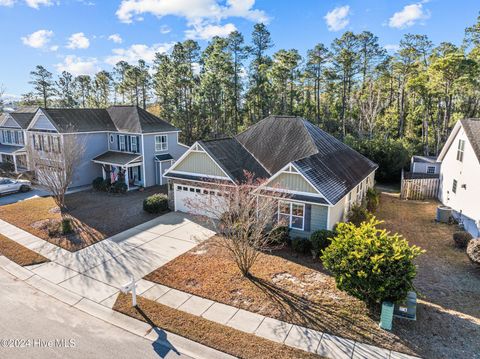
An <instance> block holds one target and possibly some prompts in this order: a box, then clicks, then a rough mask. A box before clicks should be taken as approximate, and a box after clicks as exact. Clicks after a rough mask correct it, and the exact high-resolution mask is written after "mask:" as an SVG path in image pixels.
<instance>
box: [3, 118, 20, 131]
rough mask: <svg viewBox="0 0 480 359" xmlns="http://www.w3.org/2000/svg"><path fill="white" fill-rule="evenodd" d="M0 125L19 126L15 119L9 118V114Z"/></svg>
mask: <svg viewBox="0 0 480 359" xmlns="http://www.w3.org/2000/svg"><path fill="white" fill-rule="evenodd" d="M2 127H13V128H20V126H19V125H18V123H17V121H15V120H14V119H13V118H11V117H10V116H9V117H7V120H6V121H5V123H4V124H3V125H2Z"/></svg>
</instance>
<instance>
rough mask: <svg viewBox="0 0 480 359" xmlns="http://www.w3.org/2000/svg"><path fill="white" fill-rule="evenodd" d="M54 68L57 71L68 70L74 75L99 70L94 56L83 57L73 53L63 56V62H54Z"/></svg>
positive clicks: (89, 73)
mask: <svg viewBox="0 0 480 359" xmlns="http://www.w3.org/2000/svg"><path fill="white" fill-rule="evenodd" d="M55 68H56V69H57V71H58V72H62V71H68V72H70V73H71V74H72V75H74V76H78V75H93V74H95V73H97V72H98V71H100V67H99V66H98V60H97V59H96V58H94V57H92V58H85V59H83V58H81V57H78V56H75V55H68V56H65V58H64V60H63V62H61V63H59V64H56V65H55Z"/></svg>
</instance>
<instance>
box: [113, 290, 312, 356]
mask: <svg viewBox="0 0 480 359" xmlns="http://www.w3.org/2000/svg"><path fill="white" fill-rule="evenodd" d="M113 309H114V310H117V311H119V312H121V313H123V314H126V315H128V316H130V317H133V318H136V319H139V320H142V321H144V322H146V323H149V324H150V325H152V326H156V327H159V328H162V329H164V330H166V331H169V332H172V333H175V334H178V335H181V336H183V337H186V338H188V339H191V340H193V341H196V342H198V343H201V344H204V345H206V346H209V347H211V348H214V349H217V350H220V351H222V352H224V353H228V354H231V355H233V356H236V357H239V358H246V359H248V358H251V359H257V358H265V359H268V358H271V359H278V358H305V359H309V358H312V359H313V358H319V356H318V355H315V354H311V353H307V352H305V351H303V350H299V349H295V348H291V347H288V346H286V345H282V344H277V343H275V342H272V341H270V340H267V339H263V338H260V337H257V336H255V335H253V334H248V333H244V332H242V331H239V330H236V329H233V328H230V327H227V326H224V325H221V324H217V323H215V322H212V321H210V320H207V319H204V318H201V317H197V316H195V315H192V314H189V313H185V312H182V311H180V310H177V309H172V308H170V307H167V306H165V305H163V304H160V303H157V302H155V301H152V300H148V299H145V298H142V297H137V308H134V307H132V299H131V295H129V294H128V295H127V294H120V295H119V296H118V298H117V301H116V302H115V305H114V307H113Z"/></svg>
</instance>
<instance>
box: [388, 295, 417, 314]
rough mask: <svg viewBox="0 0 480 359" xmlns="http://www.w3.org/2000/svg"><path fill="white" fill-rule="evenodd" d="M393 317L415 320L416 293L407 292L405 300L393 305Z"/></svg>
mask: <svg viewBox="0 0 480 359" xmlns="http://www.w3.org/2000/svg"><path fill="white" fill-rule="evenodd" d="M393 315H394V316H395V317H397V318H403V319H410V320H417V293H415V292H408V294H407V298H405V299H404V300H403V301H401V302H397V303H395V310H394V313H393Z"/></svg>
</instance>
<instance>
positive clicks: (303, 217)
mask: <svg viewBox="0 0 480 359" xmlns="http://www.w3.org/2000/svg"><path fill="white" fill-rule="evenodd" d="M282 203H284V204H288V205H289V210H290V213H282V212H280V206H281V205H282ZM293 205H298V206H301V207H302V216H297V215H294V214H293ZM281 215H282V216H288V228H290V229H295V230H297V231H305V203H302V202H291V201H278V211H277V220H278V221H280V216H281ZM293 217H295V218H302V228H297V227H292V222H293V221H292V219H293Z"/></svg>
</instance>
